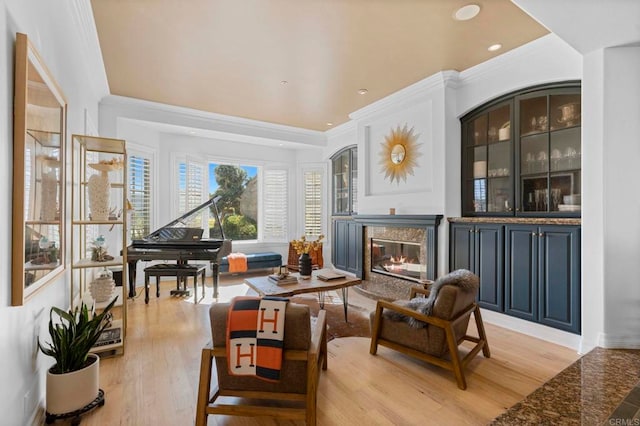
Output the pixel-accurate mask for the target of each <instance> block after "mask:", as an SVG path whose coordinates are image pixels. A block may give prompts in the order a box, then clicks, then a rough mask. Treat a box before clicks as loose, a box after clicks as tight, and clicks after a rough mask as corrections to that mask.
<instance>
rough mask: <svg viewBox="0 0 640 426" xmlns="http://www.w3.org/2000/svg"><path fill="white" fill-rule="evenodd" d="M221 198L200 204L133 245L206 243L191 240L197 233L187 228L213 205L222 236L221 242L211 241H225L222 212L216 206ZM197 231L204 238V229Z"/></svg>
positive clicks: (214, 198) (213, 198) (198, 239)
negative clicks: (192, 218) (191, 220)
mask: <svg viewBox="0 0 640 426" xmlns="http://www.w3.org/2000/svg"><path fill="white" fill-rule="evenodd" d="M221 198H222V197H221V196H220V195H218V196H217V197H212V198H209V199H208V200H207V201H205V202H204V203H202V204H200V205H199V206H198V207H196V208H194V209H192V210H190V211H188V212H187V213H185V214H183V215H182V216H180V217H179V218H177V219H175V220H173V221H171V222H169V223H168V224H166V225H164V226H163V227H161V228H159V229H157V230H155V231H153V232H152V233H151V234H149V235H147V236H146V237H144V238H143V239H142V240H134V241H133V242H132V243H133V244H132V245H133V246H134V247H135V246H136V243H138V244H140V243H150V242H172V243H180V242H185V243H191V244H194V243H195V244H197V243H198V242H199V241H203V242H204V240H200V238H191V239H189V238H190V237H192V236H193V235H194V233H195V232H194V231H186V230H193V229H194V228H192V227H188V226H186V224H187V223H189V222H190V218H191V217H193V216H195V215H197V214H199V213H200V212H202V210H204V209H206V208H207V207H209V206H211V205H213V210H214V213H215V215H216V224H217V225H218V228H219V231H220V235H221V236H222V238H221V239H220V240H218V239H211V240H217V241H222V240H224V239H225V238H224V231H223V229H222V222H221V221H220V212H219V211H218V206H217V205H216V203H217V202H218V201H220V199H221ZM197 229H198V230H200V236H202V232H203V230H202V228H197Z"/></svg>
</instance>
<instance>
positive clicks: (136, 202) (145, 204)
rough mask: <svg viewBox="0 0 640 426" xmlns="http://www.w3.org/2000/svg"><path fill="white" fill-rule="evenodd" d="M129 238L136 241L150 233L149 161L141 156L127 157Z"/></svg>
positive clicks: (132, 155)
mask: <svg viewBox="0 0 640 426" xmlns="http://www.w3.org/2000/svg"><path fill="white" fill-rule="evenodd" d="M128 173H129V176H128V178H127V181H128V185H129V202H130V203H131V208H132V209H133V210H132V211H131V216H130V218H129V237H130V238H131V240H138V239H141V238H143V237H145V236H146V235H149V234H150V233H151V160H150V159H149V158H147V157H145V156H143V155H136V154H130V155H129V167H128Z"/></svg>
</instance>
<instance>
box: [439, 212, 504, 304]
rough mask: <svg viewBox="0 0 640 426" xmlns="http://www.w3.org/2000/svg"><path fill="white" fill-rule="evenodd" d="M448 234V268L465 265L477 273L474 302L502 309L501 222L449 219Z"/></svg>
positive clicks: (502, 236) (465, 267) (502, 235)
mask: <svg viewBox="0 0 640 426" xmlns="http://www.w3.org/2000/svg"><path fill="white" fill-rule="evenodd" d="M449 235H450V245H449V270H451V271H453V270H456V269H468V270H470V271H472V272H473V273H475V274H476V275H478V277H479V278H480V289H479V291H478V304H479V305H480V306H481V307H483V308H486V309H491V310H493V311H499V312H502V311H503V306H504V285H503V258H504V256H503V250H504V226H503V225H495V224H466V223H452V224H451V227H450V233H449Z"/></svg>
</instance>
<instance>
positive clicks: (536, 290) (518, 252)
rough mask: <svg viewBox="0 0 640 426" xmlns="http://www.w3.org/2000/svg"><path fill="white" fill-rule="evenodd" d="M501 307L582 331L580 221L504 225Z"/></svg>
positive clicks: (566, 328) (566, 329)
mask: <svg viewBox="0 0 640 426" xmlns="http://www.w3.org/2000/svg"><path fill="white" fill-rule="evenodd" d="M505 234H506V238H505V239H506V242H505V313H508V314H509V315H513V316H516V317H519V318H523V319H526V320H529V321H535V322H538V323H540V324H544V325H548V326H550V327H554V328H558V329H561V330H565V331H569V332H572V333H578V334H579V333H580V227H579V226H560V225H548V226H531V225H507V226H506V227H505Z"/></svg>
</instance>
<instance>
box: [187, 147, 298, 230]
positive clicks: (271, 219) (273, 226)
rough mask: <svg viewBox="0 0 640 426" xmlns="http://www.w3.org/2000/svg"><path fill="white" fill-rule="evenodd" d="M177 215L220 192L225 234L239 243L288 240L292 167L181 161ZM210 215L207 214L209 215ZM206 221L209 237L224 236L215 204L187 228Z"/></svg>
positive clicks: (219, 206)
mask: <svg viewBox="0 0 640 426" xmlns="http://www.w3.org/2000/svg"><path fill="white" fill-rule="evenodd" d="M176 171H177V191H176V194H177V198H176V200H175V203H176V204H177V205H178V206H179V207H178V211H176V217H179V216H181V215H183V214H184V213H186V212H188V211H189V210H190V209H193V208H195V207H197V206H198V205H200V204H201V203H202V202H204V200H205V198H204V197H203V194H204V195H205V196H206V197H209V198H212V197H217V196H220V197H221V198H220V200H219V201H218V202H217V204H216V205H217V208H218V212H219V215H220V220H221V222H222V229H223V230H224V236H225V238H227V239H231V240H234V241H256V240H267V241H288V229H289V221H288V209H289V196H288V186H289V185H288V179H289V176H288V170H287V169H275V168H265V169H262V168H260V167H258V166H249V165H237V164H228V163H227V164H224V163H221V162H210V163H208V164H206V165H205V164H204V163H200V162H197V161H189V160H184V159H182V160H178V162H177V168H176ZM205 216H206V217H205ZM200 220H201V221H202V222H203V224H207V226H204V227H206V228H208V232H209V235H208V236H209V237H211V238H220V225H219V224H218V223H216V220H217V219H216V215H215V213H214V210H213V206H212V207H211V209H210V211H209V212H205V215H202V217H199V218H198V220H194V221H190V223H189V224H188V226H194V227H200V226H201V225H200V222H199V221H200Z"/></svg>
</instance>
